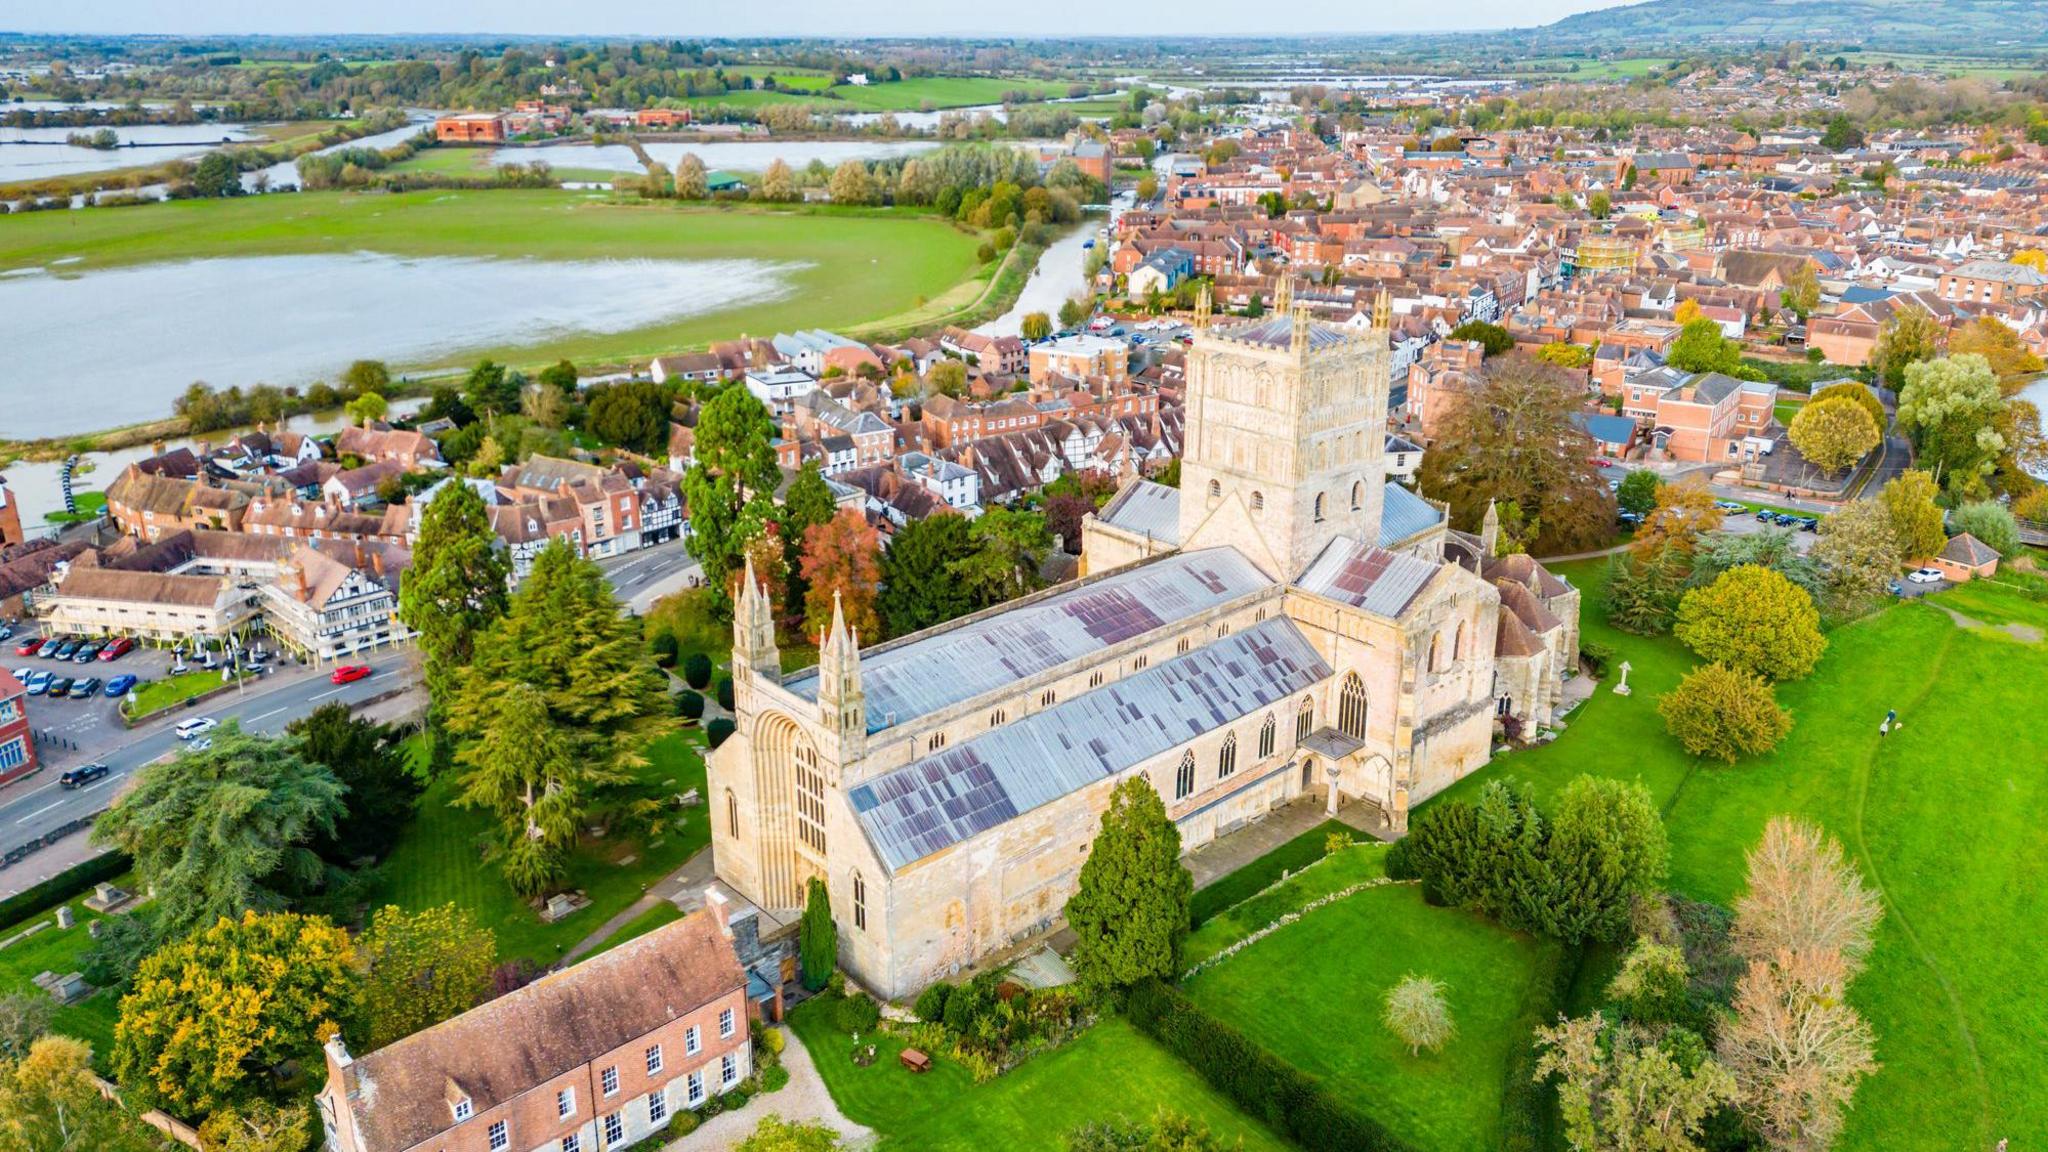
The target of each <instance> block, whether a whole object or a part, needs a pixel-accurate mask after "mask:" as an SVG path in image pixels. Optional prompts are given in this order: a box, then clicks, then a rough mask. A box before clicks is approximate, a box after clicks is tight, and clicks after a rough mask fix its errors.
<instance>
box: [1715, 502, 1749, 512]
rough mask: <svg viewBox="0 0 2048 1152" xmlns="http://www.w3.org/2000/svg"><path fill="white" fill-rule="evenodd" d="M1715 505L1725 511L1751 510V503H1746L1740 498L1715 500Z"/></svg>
mask: <svg viewBox="0 0 2048 1152" xmlns="http://www.w3.org/2000/svg"><path fill="white" fill-rule="evenodd" d="M1714 507H1716V508H1719V509H1720V510H1721V511H1723V512H1747V511H1749V505H1747V504H1744V503H1742V502H1740V501H1738V500H1716V501H1714Z"/></svg>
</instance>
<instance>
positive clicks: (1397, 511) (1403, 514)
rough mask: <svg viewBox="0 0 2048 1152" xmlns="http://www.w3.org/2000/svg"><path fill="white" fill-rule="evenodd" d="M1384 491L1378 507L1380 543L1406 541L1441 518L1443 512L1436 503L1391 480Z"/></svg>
mask: <svg viewBox="0 0 2048 1152" xmlns="http://www.w3.org/2000/svg"><path fill="white" fill-rule="evenodd" d="M1386 490H1387V494H1386V497H1385V499H1384V501H1383V503H1382V507H1381V509H1380V540H1379V542H1380V546H1381V547H1386V546H1388V545H1391V544H1394V543H1397V542H1399V541H1402V540H1406V539H1407V538H1408V537H1410V536H1413V535H1415V534H1416V533H1417V532H1421V531H1423V530H1424V529H1426V528H1434V527H1436V526H1437V525H1438V524H1439V523H1441V522H1442V521H1443V518H1444V514H1443V513H1442V512H1439V511H1438V510H1437V507H1436V505H1434V504H1431V503H1430V502H1429V501H1427V500H1424V499H1423V498H1422V497H1420V496H1417V495H1416V494H1415V493H1413V492H1410V491H1409V490H1408V489H1406V488H1403V487H1401V486H1400V485H1399V484H1395V483H1393V482H1391V481H1389V482H1388V483H1387V486H1386Z"/></svg>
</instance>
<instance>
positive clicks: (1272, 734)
mask: <svg viewBox="0 0 2048 1152" xmlns="http://www.w3.org/2000/svg"><path fill="white" fill-rule="evenodd" d="M1279 728H1280V725H1279V723H1278V722H1277V721H1275V720H1274V719H1273V714H1272V713H1271V712H1268V713H1266V722H1265V723H1264V724H1261V725H1259V759H1261V760H1264V759H1265V758H1266V757H1268V756H1271V755H1272V754H1273V744H1274V742H1275V738H1276V736H1277V733H1278V732H1279Z"/></svg>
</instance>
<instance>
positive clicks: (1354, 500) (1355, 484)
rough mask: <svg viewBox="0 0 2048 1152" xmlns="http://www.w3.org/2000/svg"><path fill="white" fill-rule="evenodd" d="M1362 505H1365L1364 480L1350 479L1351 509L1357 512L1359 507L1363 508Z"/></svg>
mask: <svg viewBox="0 0 2048 1152" xmlns="http://www.w3.org/2000/svg"><path fill="white" fill-rule="evenodd" d="M1364 507H1365V481H1363V480H1354V481H1352V483H1351V510H1352V511H1353V512H1357V511H1359V510H1360V509H1362V508H1364Z"/></svg>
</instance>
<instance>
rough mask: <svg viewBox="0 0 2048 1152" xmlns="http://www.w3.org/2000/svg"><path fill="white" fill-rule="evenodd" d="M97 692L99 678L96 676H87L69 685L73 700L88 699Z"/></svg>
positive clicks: (98, 690)
mask: <svg viewBox="0 0 2048 1152" xmlns="http://www.w3.org/2000/svg"><path fill="white" fill-rule="evenodd" d="M99 694H100V678H99V677H97V676H87V677H86V678H85V679H83V680H80V681H79V682H78V683H76V684H73V685H72V686H71V698H72V699H73V700H90V699H92V698H93V697H95V696H97V695H99Z"/></svg>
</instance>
